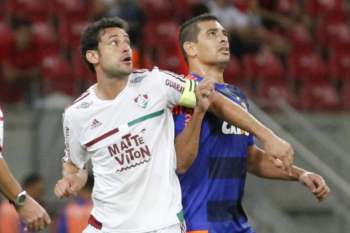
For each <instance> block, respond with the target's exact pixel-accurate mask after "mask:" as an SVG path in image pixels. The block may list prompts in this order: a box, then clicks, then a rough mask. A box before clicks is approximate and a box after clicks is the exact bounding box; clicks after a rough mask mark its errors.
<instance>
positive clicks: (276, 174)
mask: <svg viewBox="0 0 350 233" xmlns="http://www.w3.org/2000/svg"><path fill="white" fill-rule="evenodd" d="M248 172H250V173H252V174H254V175H256V176H258V177H262V178H268V179H278V180H290V181H297V180H299V177H300V175H301V174H303V173H304V172H305V170H304V169H302V168H299V167H297V166H294V165H293V166H292V168H291V174H288V172H286V171H285V170H283V169H281V168H278V167H276V166H275V165H274V164H273V163H272V161H271V160H270V159H269V158H268V156H267V155H266V154H265V152H264V151H263V150H261V149H260V148H258V147H256V146H252V147H251V148H249V153H248Z"/></svg>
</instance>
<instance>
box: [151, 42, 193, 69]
mask: <svg viewBox="0 0 350 233" xmlns="http://www.w3.org/2000/svg"><path fill="white" fill-rule="evenodd" d="M181 56H182V55H181V54H180V51H178V50H177V49H176V48H175V49H172V50H163V49H161V50H158V62H156V64H158V65H159V68H161V69H164V70H169V71H172V72H175V73H178V74H185V73H186V71H187V68H186V66H185V65H184V64H183V63H182V62H181V61H182V59H181Z"/></svg>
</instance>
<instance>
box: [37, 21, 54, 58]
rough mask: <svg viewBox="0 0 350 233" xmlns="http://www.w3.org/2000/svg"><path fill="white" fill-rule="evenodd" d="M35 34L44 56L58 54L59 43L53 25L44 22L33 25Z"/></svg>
mask: <svg viewBox="0 0 350 233" xmlns="http://www.w3.org/2000/svg"><path fill="white" fill-rule="evenodd" d="M33 34H34V37H35V39H36V40H37V41H38V43H39V46H40V50H41V55H42V56H48V55H50V54H56V53H58V51H59V43H58V40H57V35H56V32H55V30H54V29H53V27H52V25H51V24H48V23H42V22H40V23H35V24H33Z"/></svg>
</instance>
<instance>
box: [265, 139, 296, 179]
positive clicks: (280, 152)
mask: <svg viewBox="0 0 350 233" xmlns="http://www.w3.org/2000/svg"><path fill="white" fill-rule="evenodd" d="M264 150H265V152H266V154H267V155H268V156H269V158H270V159H271V160H272V162H273V163H274V165H275V166H276V167H279V168H282V169H283V170H285V171H287V172H288V174H291V168H292V165H293V160H294V150H293V148H292V146H291V145H290V144H289V143H288V142H286V141H284V140H283V139H282V138H280V137H278V136H276V135H275V134H271V135H270V136H269V137H268V138H267V139H266V140H265V141H264Z"/></svg>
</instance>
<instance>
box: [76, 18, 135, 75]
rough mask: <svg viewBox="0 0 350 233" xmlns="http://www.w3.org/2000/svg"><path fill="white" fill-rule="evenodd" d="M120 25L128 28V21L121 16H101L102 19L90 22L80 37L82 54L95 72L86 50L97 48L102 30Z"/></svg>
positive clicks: (119, 26)
mask: <svg viewBox="0 0 350 233" xmlns="http://www.w3.org/2000/svg"><path fill="white" fill-rule="evenodd" d="M111 27H118V28H121V29H124V30H125V31H126V30H127V29H128V24H127V22H126V21H124V20H123V19H121V18H119V17H110V18H101V19H100V20H98V21H96V22H94V23H92V24H90V25H89V26H88V27H87V28H86V29H85V30H84V32H83V34H82V36H81V39H80V49H81V55H82V57H83V60H84V62H85V63H86V64H87V65H88V67H89V69H90V70H91V71H93V72H95V67H94V65H93V64H91V63H90V62H89V61H88V60H87V59H86V52H87V51H88V50H97V47H98V43H99V41H100V37H101V30H103V29H105V28H111Z"/></svg>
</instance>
